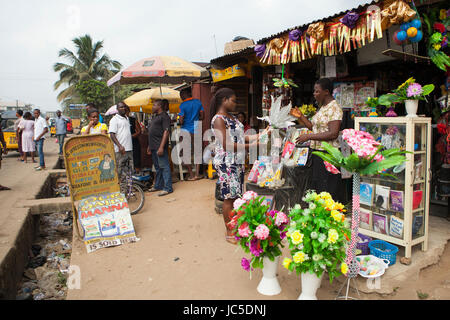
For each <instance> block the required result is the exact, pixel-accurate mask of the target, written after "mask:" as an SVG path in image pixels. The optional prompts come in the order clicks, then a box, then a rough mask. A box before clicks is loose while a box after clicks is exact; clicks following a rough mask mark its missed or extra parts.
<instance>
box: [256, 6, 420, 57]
mask: <svg viewBox="0 0 450 320" xmlns="http://www.w3.org/2000/svg"><path fill="white" fill-rule="evenodd" d="M380 6H381V8H383V10H378V11H376V10H370V11H369V10H367V11H363V12H356V11H349V12H347V13H346V14H345V15H344V16H342V17H340V18H337V19H334V20H333V21H331V22H324V21H320V22H315V23H312V24H310V25H309V26H308V27H307V28H306V30H300V29H294V30H291V31H289V32H288V33H286V34H284V35H282V36H280V37H278V38H275V39H272V40H270V41H269V42H268V43H266V47H264V51H263V47H255V52H256V54H257V56H258V57H259V58H260V61H261V62H262V63H264V64H276V65H280V64H287V63H297V62H301V61H304V60H307V59H311V58H312V57H314V56H318V55H323V56H333V55H338V54H343V53H346V52H349V51H351V50H353V49H359V48H361V47H363V46H365V45H367V44H369V43H371V42H373V41H375V40H376V39H381V38H382V37H383V30H385V29H386V28H388V27H389V26H391V25H392V24H401V23H407V22H409V21H410V20H411V19H413V17H414V16H416V11H415V10H413V9H411V7H410V6H409V5H408V4H407V3H406V2H405V1H403V0H396V1H393V2H390V4H389V5H386V6H385V7H383V5H380ZM420 28H421V22H420V19H417V21H415V20H414V22H412V23H411V25H410V26H409V27H408V28H406V29H405V30H401V31H399V32H398V33H396V34H395V36H394V38H393V39H394V41H395V42H396V43H398V44H401V42H402V41H405V40H407V39H409V40H410V41H412V42H418V41H420V40H421V39H422V38H423V33H422V31H421V30H420ZM403 31H404V32H403ZM408 34H409V37H408Z"/></svg>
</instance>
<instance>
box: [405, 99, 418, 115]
mask: <svg viewBox="0 0 450 320" xmlns="http://www.w3.org/2000/svg"><path fill="white" fill-rule="evenodd" d="M418 106H419V100H405V108H406V113H407V115H406V116H407V117H417V108H418Z"/></svg>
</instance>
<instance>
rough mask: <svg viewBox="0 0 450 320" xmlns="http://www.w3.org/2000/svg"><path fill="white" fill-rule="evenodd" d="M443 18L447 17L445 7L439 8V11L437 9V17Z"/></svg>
mask: <svg viewBox="0 0 450 320" xmlns="http://www.w3.org/2000/svg"><path fill="white" fill-rule="evenodd" d="M445 18H447V11H446V10H445V9H441V11H439V19H441V20H445Z"/></svg>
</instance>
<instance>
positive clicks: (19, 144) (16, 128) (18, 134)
mask: <svg viewBox="0 0 450 320" xmlns="http://www.w3.org/2000/svg"><path fill="white" fill-rule="evenodd" d="M22 116H23V111H22V110H17V112H16V117H17V120H16V121H14V131H15V132H16V140H17V149H18V150H17V151H19V153H20V157H19V158H18V159H17V161H22V162H23V151H22V133H21V131H20V129H19V127H20V123H21V122H22V120H23V117H22Z"/></svg>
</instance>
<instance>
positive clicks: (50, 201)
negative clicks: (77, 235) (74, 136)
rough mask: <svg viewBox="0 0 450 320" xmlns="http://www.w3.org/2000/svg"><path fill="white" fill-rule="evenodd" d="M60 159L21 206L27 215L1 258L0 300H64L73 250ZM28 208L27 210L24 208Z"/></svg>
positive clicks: (63, 175) (71, 227) (66, 195)
mask: <svg viewBox="0 0 450 320" xmlns="http://www.w3.org/2000/svg"><path fill="white" fill-rule="evenodd" d="M63 165H64V161H62V159H59V160H58V162H57V163H56V165H55V169H59V170H52V171H49V172H48V176H47V178H46V179H45V181H44V183H43V185H42V186H41V188H40V190H39V192H38V193H37V194H36V196H35V199H36V200H28V201H26V202H25V203H24V207H25V209H26V210H28V215H27V217H26V219H25V220H24V223H23V225H22V227H21V229H20V231H19V233H18V234H17V237H16V240H15V242H14V245H13V246H12V247H11V248H10V250H9V253H8V254H7V255H6V256H5V258H4V260H3V261H0V299H20V300H44V299H45V300H64V299H65V298H66V295H67V287H66V280H67V276H68V274H67V272H68V268H69V265H70V256H71V252H72V230H73V225H72V224H73V219H72V204H71V201H70V197H68V192H67V191H68V188H67V178H66V174H65V170H61V169H62V168H63ZM27 208H28V209H27Z"/></svg>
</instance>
